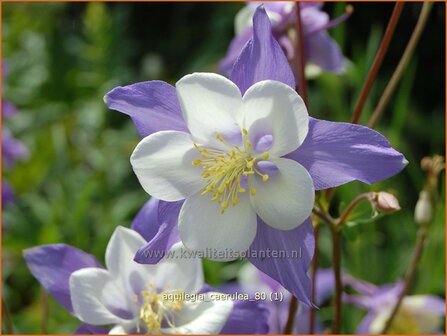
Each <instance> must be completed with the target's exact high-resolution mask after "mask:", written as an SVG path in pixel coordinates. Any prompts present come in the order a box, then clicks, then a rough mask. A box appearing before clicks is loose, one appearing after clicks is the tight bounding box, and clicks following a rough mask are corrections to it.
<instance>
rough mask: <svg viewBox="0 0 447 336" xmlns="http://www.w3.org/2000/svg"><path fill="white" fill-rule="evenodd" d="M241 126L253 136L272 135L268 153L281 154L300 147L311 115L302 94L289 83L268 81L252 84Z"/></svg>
mask: <svg viewBox="0 0 447 336" xmlns="http://www.w3.org/2000/svg"><path fill="white" fill-rule="evenodd" d="M242 114H243V122H242V127H243V128H246V129H247V130H248V134H249V137H250V139H251V140H252V141H253V142H255V143H256V139H258V138H259V137H260V136H262V135H265V134H271V135H273V145H272V148H271V149H270V150H269V153H270V154H271V155H273V156H276V157H280V156H283V155H285V154H288V153H290V152H292V151H294V150H295V149H297V148H298V147H299V146H300V145H301V144H302V143H303V141H304V139H305V138H306V136H307V132H308V129H309V114H308V113H307V109H306V106H305V105H304V102H303V100H302V99H301V97H300V96H299V95H298V94H297V93H296V92H295V90H293V89H292V88H291V87H289V86H288V85H286V84H283V83H280V82H277V81H272V80H266V81H262V82H258V83H256V84H254V85H253V86H251V87H250V88H249V89H248V90H247V92H245V94H244V97H243V106H242Z"/></svg>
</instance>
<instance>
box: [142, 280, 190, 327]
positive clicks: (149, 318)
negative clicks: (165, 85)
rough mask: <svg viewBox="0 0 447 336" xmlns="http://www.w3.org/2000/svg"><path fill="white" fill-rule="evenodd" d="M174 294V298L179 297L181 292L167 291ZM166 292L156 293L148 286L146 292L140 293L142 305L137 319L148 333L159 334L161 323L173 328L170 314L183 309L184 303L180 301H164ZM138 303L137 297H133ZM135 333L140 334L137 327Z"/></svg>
mask: <svg viewBox="0 0 447 336" xmlns="http://www.w3.org/2000/svg"><path fill="white" fill-rule="evenodd" d="M169 293H171V294H174V297H176V296H177V297H181V293H182V291H180V290H175V291H169ZM164 294H166V291H164V292H162V293H158V292H157V289H156V288H155V286H154V285H152V284H150V285H149V289H148V290H143V291H142V292H141V297H142V300H143V302H142V305H141V308H140V314H139V319H140V321H141V322H142V323H143V324H144V326H145V327H146V328H147V331H148V332H155V333H157V332H159V331H160V329H161V324H162V322H163V321H164V322H166V324H167V325H168V326H169V327H171V328H174V325H173V323H172V314H173V313H174V312H177V311H180V310H181V309H182V308H183V304H184V302H183V301H182V300H167V299H165V295H164ZM134 300H135V301H138V296H135V297H134ZM137 329H138V330H137V332H140V330H139V327H138V328H137Z"/></svg>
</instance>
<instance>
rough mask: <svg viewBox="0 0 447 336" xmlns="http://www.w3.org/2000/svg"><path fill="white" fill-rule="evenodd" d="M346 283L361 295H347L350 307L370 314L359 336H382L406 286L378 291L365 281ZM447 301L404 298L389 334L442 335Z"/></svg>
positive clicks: (429, 296)
mask: <svg viewBox="0 0 447 336" xmlns="http://www.w3.org/2000/svg"><path fill="white" fill-rule="evenodd" d="M344 282H345V284H347V285H350V286H351V287H353V288H354V289H355V290H357V291H358V292H359V293H360V294H361V295H345V296H344V301H345V302H346V303H351V304H354V305H356V306H358V307H360V308H363V309H365V310H367V311H368V314H367V315H366V316H365V318H364V319H363V320H362V322H361V323H360V325H359V327H358V329H357V333H358V334H380V333H381V332H382V330H383V328H384V326H385V323H386V322H387V321H388V318H389V317H390V315H391V312H392V310H393V308H394V306H395V304H396V302H397V300H398V297H399V295H400V293H401V292H402V289H403V287H404V283H403V282H397V283H395V284H388V285H383V286H380V287H377V286H375V285H373V284H370V283H368V282H365V281H361V280H357V279H353V278H351V277H348V276H345V277H344ZM444 316H445V301H444V300H443V299H441V298H440V297H437V296H434V295H407V296H405V297H404V298H403V301H402V303H401V306H400V308H399V310H398V311H397V314H396V316H395V317H394V319H393V322H392V324H391V326H390V328H389V329H388V333H389V334H407V335H411V334H435V333H441V331H440V328H441V326H442V321H443V317H444Z"/></svg>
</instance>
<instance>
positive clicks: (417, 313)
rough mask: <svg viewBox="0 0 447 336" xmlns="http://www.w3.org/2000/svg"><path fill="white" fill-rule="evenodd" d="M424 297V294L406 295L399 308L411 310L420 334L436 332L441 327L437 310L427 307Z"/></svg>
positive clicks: (440, 319)
mask: <svg viewBox="0 0 447 336" xmlns="http://www.w3.org/2000/svg"><path fill="white" fill-rule="evenodd" d="M426 297H427V296H426V295H410V296H406V297H404V299H403V301H402V308H401V309H405V310H406V311H409V312H411V314H412V316H413V318H414V321H415V322H416V324H417V325H418V327H419V329H420V333H421V334H430V333H436V331H437V330H438V329H439V328H440V327H441V324H442V318H441V316H440V315H439V312H437V311H436V310H431V309H430V307H427V304H426Z"/></svg>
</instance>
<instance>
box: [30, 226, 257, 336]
mask: <svg viewBox="0 0 447 336" xmlns="http://www.w3.org/2000/svg"><path fill="white" fill-rule="evenodd" d="M144 243H145V240H144V239H143V237H141V236H140V235H139V234H138V233H137V232H135V231H133V230H130V229H126V228H123V227H118V228H117V229H116V230H115V232H114V234H113V235H112V238H111V239H110V242H109V244H108V246H107V250H106V255H105V261H106V266H107V268H106V269H104V268H102V267H101V265H100V264H99V263H98V261H97V260H96V259H95V258H94V257H93V256H91V255H89V254H87V253H85V252H83V251H80V250H78V249H76V248H74V247H70V246H67V245H64V244H55V245H46V246H40V247H35V248H31V249H28V250H26V251H25V252H24V256H25V260H26V262H27V264H28V267H29V268H30V270H31V272H32V273H33V275H34V276H35V277H36V278H37V279H38V280H39V281H40V283H41V284H42V285H43V286H44V287H45V288H46V289H47V290H48V291H49V292H50V294H52V295H53V296H54V297H55V299H56V300H57V301H59V303H61V304H62V305H64V306H65V307H66V308H67V309H68V310H69V311H70V312H71V313H72V314H73V315H74V316H76V317H77V318H79V319H80V320H81V321H83V322H84V323H86V324H89V325H84V326H82V327H81V329H80V330H78V331H79V332H84V333H97V332H99V331H100V329H97V328H94V327H92V326H91V325H114V327H113V328H112V330H110V333H120V334H121V333H171V334H172V333H175V334H185V333H186V334H188V333H193V334H216V333H219V332H220V331H221V330H222V328H223V327H224V326H226V327H227V329H226V330H227V331H228V332H230V333H237V332H239V329H238V328H241V327H243V324H244V322H243V321H239V319H240V316H241V315H243V316H244V314H247V307H244V309H242V310H241V309H239V310H238V309H237V307H235V308H234V309H233V302H232V301H228V300H212V299H211V298H212V295H213V294H215V293H213V292H210V291H209V289H208V290H206V288H204V287H203V285H204V283H203V273H202V265H201V262H200V259H197V258H184V257H182V255H183V253H184V252H183V247H182V245H181V244H180V243H178V244H176V245H175V246H174V247H173V249H172V251H171V252H172V253H171V255H170V258H165V259H164V260H163V261H161V262H160V263H159V264H157V265H140V264H137V263H135V262H133V261H132V258H133V256H134V254H135V252H136V250H137V249H138V247H139V246H141V245H142V244H144ZM199 291H201V293H202V295H203V296H202V298H201V299H199V300H197V301H195V302H194V300H192V299H185V298H186V295H193V294H196V293H198V292H199ZM251 309H254V310H256V309H258V308H257V306H255V305H252V306H251ZM252 315H253V313H252ZM254 315H257V316H258V319H262V318H264V317H263V315H261V314H259V313H255V314H254ZM226 324H227V325H228V326H227V325H226ZM254 325H256V319H255V320H254ZM92 328H93V329H92ZM243 330H244V329H243ZM253 330H256V329H253Z"/></svg>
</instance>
